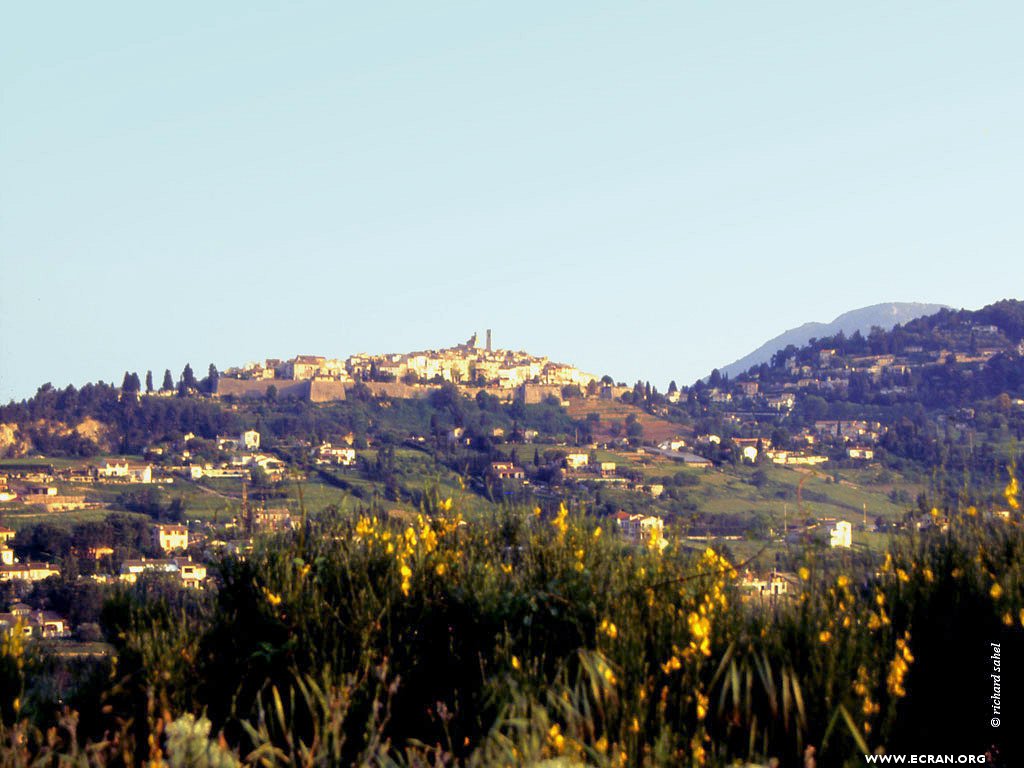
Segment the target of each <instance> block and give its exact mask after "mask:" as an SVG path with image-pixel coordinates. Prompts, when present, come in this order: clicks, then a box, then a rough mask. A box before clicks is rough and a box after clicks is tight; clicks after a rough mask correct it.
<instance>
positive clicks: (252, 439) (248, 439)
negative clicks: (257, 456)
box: [238, 429, 260, 451]
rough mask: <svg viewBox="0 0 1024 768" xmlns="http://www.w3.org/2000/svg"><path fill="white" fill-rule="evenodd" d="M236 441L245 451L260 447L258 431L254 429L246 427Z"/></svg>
mask: <svg viewBox="0 0 1024 768" xmlns="http://www.w3.org/2000/svg"><path fill="white" fill-rule="evenodd" d="M238 443H239V445H241V446H242V448H244V449H245V450H247V451H258V450H259V449H260V433H259V432H257V431H256V430H255V429H247V430H246V431H245V432H243V433H242V434H241V436H240V437H239V438H238Z"/></svg>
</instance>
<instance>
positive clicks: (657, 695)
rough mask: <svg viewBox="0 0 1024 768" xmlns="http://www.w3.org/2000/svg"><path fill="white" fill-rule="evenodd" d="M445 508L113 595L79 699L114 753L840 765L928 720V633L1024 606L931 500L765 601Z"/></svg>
mask: <svg viewBox="0 0 1024 768" xmlns="http://www.w3.org/2000/svg"><path fill="white" fill-rule="evenodd" d="M457 506H458V505H457V504H453V503H452V502H451V501H450V500H441V499H437V500H435V503H433V504H432V508H431V514H427V511H426V510H425V511H424V513H423V514H421V515H419V516H411V517H409V518H406V519H399V520H395V519H385V518H382V517H378V516H375V515H372V514H369V513H363V514H360V515H357V516H356V517H355V518H354V519H353V520H350V521H346V520H340V521H339V520H331V521H327V520H325V521H324V522H311V523H309V525H308V526H307V528H305V529H304V530H303V531H301V532H300V533H298V534H295V535H294V536H290V537H279V538H276V539H274V540H270V541H267V542H265V543H264V544H263V545H262V546H260V547H258V548H257V551H255V552H254V553H252V554H251V555H250V556H248V557H247V558H246V559H235V560H226V561H225V562H224V563H222V565H221V567H220V587H219V589H218V590H217V591H216V593H215V594H214V595H211V596H208V597H206V598H203V599H201V600H199V601H198V602H195V601H192V602H189V603H187V604H176V603H175V602H174V601H175V600H176V599H179V598H171V597H168V596H160V595H152V594H151V595H147V596H141V597H140V596H139V595H136V594H133V593H126V594H124V595H123V596H122V597H121V598H119V599H118V600H116V601H115V602H114V603H113V604H112V605H111V606H109V607H108V611H107V614H106V622H107V629H108V633H109V635H108V636H109V637H111V638H112V639H113V640H114V642H115V645H116V646H117V650H118V661H117V671H116V674H115V675H114V677H113V678H112V680H111V681H110V683H109V685H108V687H107V688H106V689H105V690H103V691H102V692H101V693H100V698H99V699H98V700H97V704H96V706H97V708H100V707H106V708H107V709H106V710H105V711H106V718H107V719H106V721H105V729H106V731H107V732H108V733H117V734H119V736H118V739H119V740H118V741H117V751H118V754H121V755H128V756H129V758H130V759H131V760H134V761H136V762H146V761H147V760H148V761H149V762H150V764H160V763H159V761H160V760H163V759H164V757H163V756H164V755H183V754H184V755H195V754H201V755H205V756H206V757H204V758H203V759H204V760H207V759H208V760H209V761H210V762H211V764H212V763H213V762H216V763H217V764H224V765H228V764H234V763H233V761H235V760H237V761H238V762H240V763H243V764H252V765H255V764H261V765H337V764H365V763H376V764H382V763H390V764H408V765H427V764H430V765H433V764H464V765H486V766H490V765H522V764H530V763H534V762H540V761H543V760H548V759H560V760H564V761H566V764H572V763H579V764H584V763H585V764H587V765H595V766H623V765H691V766H703V765H709V766H719V765H727V764H732V763H733V762H734V761H736V760H760V761H766V760H767V759H768V758H769V757H773V756H774V757H779V758H781V759H782V760H783V762H784V764H794V763H795V762H796V761H797V760H798V759H800V756H801V755H803V753H804V750H805V749H807V748H808V747H809V746H813V747H814V748H815V749H816V750H817V754H818V756H819V759H820V760H822V764H828V765H842V764H845V763H848V762H849V761H851V760H854V761H855V760H856V759H857V755H859V753H861V752H864V751H871V750H873V749H876V748H879V747H886V748H888V749H890V751H891V750H893V749H894V748H896V747H898V746H899V745H901V744H913V743H914V741H913V740H914V739H915V738H918V737H919V735H920V733H921V732H922V730H923V729H924V728H926V727H931V726H933V725H934V723H935V722H936V718H940V719H941V717H942V714H941V709H942V708H943V707H945V708H948V707H947V704H946V703H948V696H945V697H943V696H939V695H937V694H936V693H935V688H936V686H939V687H941V685H942V681H943V679H945V680H946V681H948V680H949V679H950V675H951V674H955V671H954V672H950V669H949V668H950V664H949V658H948V656H947V654H948V653H949V651H950V645H949V644H950V643H951V642H954V643H960V644H962V645H964V646H969V645H970V644H971V643H976V642H977V641H978V638H979V637H981V636H984V637H986V638H987V637H1002V636H1008V635H1007V634H1006V633H1011V634H1013V633H1016V634H1019V633H1020V632H1021V630H1020V625H1021V624H1022V623H1024V593H1022V589H1024V533H1022V529H1021V526H1020V522H1019V520H1018V519H1016V518H1013V519H1011V520H1009V521H1003V520H995V521H989V520H983V519H982V518H983V516H981V515H978V514H977V513H976V511H975V513H974V514H970V513H969V512H968V511H967V510H966V509H965V511H963V512H956V513H954V512H955V511H947V512H946V513H945V514H946V516H948V517H950V518H951V519H952V523H951V525H950V528H949V530H948V531H946V532H945V533H942V532H939V531H938V530H935V531H933V532H931V533H928V534H913V535H909V536H907V537H905V538H902V539H895V540H894V542H893V545H892V547H891V549H890V551H889V553H888V554H887V555H886V556H885V558H884V560H881V559H879V560H878V562H877V563H875V564H874V565H871V566H869V567H867V568H857V569H855V568H853V567H852V566H850V564H849V562H846V563H845V564H844V563H842V562H840V561H837V560H835V559H830V558H826V557H825V556H824V554H823V553H817V554H815V553H814V552H808V554H807V557H806V560H805V562H804V563H803V564H802V565H800V566H799V567H798V572H797V573H798V575H797V577H796V580H797V582H798V585H799V587H798V589H797V590H796V594H795V595H794V596H793V597H792V598H791V599H786V600H780V601H778V602H775V603H773V604H771V605H767V606H766V605H761V604H759V603H758V602H757V601H754V600H751V599H749V597H747V596H746V595H745V594H744V593H743V592H742V590H740V589H739V588H738V586H737V576H738V573H737V570H738V569H737V566H738V565H739V564H736V563H732V562H730V561H729V559H728V558H727V557H725V556H723V554H722V553H720V552H717V551H715V550H714V549H710V548H708V549H704V550H703V551H690V550H687V549H685V548H683V547H682V546H680V545H679V544H669V545H668V546H664V547H663V546H661V545H660V544H659V546H655V547H646V546H636V545H633V544H630V543H629V542H628V541H626V540H625V539H624V538H623V537H619V536H615V535H609V533H608V532H607V531H603V530H602V528H601V527H600V526H598V525H597V523H598V522H599V521H596V520H593V519H589V518H587V517H585V516H583V515H580V514H574V513H573V512H572V511H571V510H569V509H567V508H565V507H564V506H563V507H561V508H559V509H558V510H557V511H555V512H553V513H552V514H550V515H547V516H545V515H544V514H543V513H541V512H540V511H539V510H534V511H532V512H531V511H526V510H523V511H517V510H508V511H507V512H505V513H503V514H502V515H501V516H500V517H499V519H495V520H491V521H478V522H472V523H467V522H466V521H464V520H463V519H462V518H461V516H460V515H459V514H458V512H457V510H455V509H453V507H457ZM181 599H184V598H181ZM1000 632H1002V633H1003V634H1002V635H1000V634H999V633H1000ZM951 638H952V639H951ZM5 643H6V644H5V645H4V646H3V655H2V656H0V660H3V663H5V664H8V666H10V663H9V660H10V659H12V658H15V657H17V656H18V654H19V653H20V651H18V650H17V649H16V648H15V645H14V644H13V641H5ZM15 666H16V665H15ZM16 690H20V689H16V688H11V689H6V688H5V690H4V691H3V692H0V699H3V701H2V702H0V703H2V704H3V705H4V707H5V708H4V710H3V711H4V712H5V713H6V714H5V716H6V722H7V724H8V730H7V731H5V732H4V733H3V734H2V736H3V739H6V743H7V747H6V748H7V749H13V746H12V744H13V743H14V742H13V739H15V733H17V734H18V736H17V739H18V743H19V744H21V745H22V747H21V748H22V749H23V750H27V752H29V753H32V752H33V751H35V753H38V754H41V753H42V752H44V751H45V749H46V746H45V745H46V744H47V737H46V735H45V733H44V732H42V731H40V732H36V733H35V734H34V735H33V733H32V732H31V731H30V730H25V729H26V728H27V726H26V725H25V724H24V722H21V723H20V724H18V718H17V710H16V704H15V702H14V701H13V699H14V698H15V697H13V696H12V695H11V693H12V692H14V691H16ZM944 702H946V703H944ZM940 705H941V706H940ZM952 709H955V708H952ZM189 718H191V719H189ZM962 727H963V724H962V723H961V729H960V730H959V731H957V733H958V734H962ZM19 728H20V729H21V730H18V729H19ZM12 729H13V730H12ZM933 733H934V732H933ZM82 736H83V738H82V739H79V741H83V740H84V737H86V736H88V737H90V738H92V739H93V740H97V739H99V738H100V737H101V736H102V732H100V733H96V734H83V735H82ZM931 738H932V741H931V742H930V743H932V744H934V743H936V741H935V740H936V739H938V740H939V741H941V735H940V736H939V737H934V736H933V737H931ZM919 743H920V742H918V744H919ZM3 748H5V747H0V749H3ZM68 748H69V749H70V747H68ZM108 748H112V747H109V743H108ZM82 754H83V755H84V754H86V753H82ZM88 754H90V755H93V756H94V757H93V758H88V757H83V758H82V759H95V760H97V761H98V758H96V757H95V756H96V755H99V754H100V752H99V751H95V750H94V751H93V752H90V753H88ZM147 755H148V758H147V757H146V756H147ZM849 764H851V765H852V764H858V763H856V762H849Z"/></svg>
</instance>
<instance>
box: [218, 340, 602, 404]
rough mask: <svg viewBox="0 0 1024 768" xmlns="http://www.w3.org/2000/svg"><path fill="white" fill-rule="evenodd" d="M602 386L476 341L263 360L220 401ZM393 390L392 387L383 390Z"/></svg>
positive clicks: (231, 382) (224, 381)
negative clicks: (361, 391)
mask: <svg viewBox="0 0 1024 768" xmlns="http://www.w3.org/2000/svg"><path fill="white" fill-rule="evenodd" d="M596 381H597V377H596V376H594V375H593V374H589V373H585V372H584V371H581V370H579V369H578V368H576V367H574V366H572V365H567V364H565V363H557V362H553V361H551V360H549V359H548V358H546V357H538V356H535V355H530V354H527V353H526V352H513V351H511V350H503V349H497V348H494V347H493V346H492V343H491V331H490V330H488V331H487V334H486V341H481V340H480V339H479V338H478V335H477V334H475V333H474V334H473V335H472V337H470V338H469V340H467V341H466V342H465V343H464V344H459V345H457V346H454V347H449V348H446V349H431V350H425V351H422V352H409V353H403V354H384V355H368V354H356V355H352V356H350V357H349V358H347V359H346V360H337V359H328V358H325V357H321V356H318V355H298V356H296V357H294V358H292V359H291V360H272V359H271V360H265V361H264V362H262V363H248V364H246V365H244V366H241V367H237V368H228V369H227V370H226V371H224V372H223V374H221V375H220V377H219V378H218V381H217V387H216V394H218V395H222V396H223V395H240V396H244V397H263V396H266V393H267V392H268V390H270V388H271V387H273V388H274V391H275V393H276V394H277V395H282V394H289V393H292V394H297V395H300V396H305V397H308V398H309V399H311V400H313V401H314V402H324V401H329V400H341V399H344V398H345V395H346V392H349V391H351V389H352V387H353V386H354V385H355V384H356V383H357V382H358V383H363V384H366V385H367V386H369V387H370V388H371V391H373V392H375V393H380V394H386V395H387V396H391V397H422V396H425V395H426V394H427V393H428V392H430V391H431V390H433V389H436V388H437V387H439V386H440V385H442V384H444V383H446V382H447V383H451V384H456V385H458V386H460V387H463V388H465V389H472V390H474V391H480V390H482V391H488V392H492V393H495V394H497V395H499V396H501V397H503V398H504V399H508V398H510V397H511V396H512V394H513V393H514V392H515V390H516V389H518V388H520V387H526V388H527V389H526V390H525V391H526V393H527V397H529V398H530V399H531V400H533V401H539V399H541V398H543V397H544V396H546V395H549V394H556V393H558V392H559V391H560V390H561V388H562V387H565V386H576V387H587V386H590V385H592V384H593V383H594V382H596ZM381 385H389V386H381Z"/></svg>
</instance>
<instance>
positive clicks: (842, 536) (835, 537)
mask: <svg viewBox="0 0 1024 768" xmlns="http://www.w3.org/2000/svg"><path fill="white" fill-rule="evenodd" d="M828 536H829V542H828V545H829V546H830V547H844V548H846V549H849V548H850V547H851V546H852V545H853V526H852V525H851V524H850V523H849V522H847V521H846V520H837V521H836V522H835V523H834V524H833V525H832V527H831V528H829V529H828Z"/></svg>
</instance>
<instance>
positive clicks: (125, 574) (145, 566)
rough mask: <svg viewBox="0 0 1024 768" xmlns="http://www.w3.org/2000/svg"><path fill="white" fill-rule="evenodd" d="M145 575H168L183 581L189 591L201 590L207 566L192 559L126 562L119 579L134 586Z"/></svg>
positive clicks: (179, 558) (177, 558)
mask: <svg viewBox="0 0 1024 768" xmlns="http://www.w3.org/2000/svg"><path fill="white" fill-rule="evenodd" d="M143 573H166V574H171V575H173V576H177V577H178V578H180V579H181V585H182V586H183V587H188V588H189V589H201V588H202V586H203V581H204V580H205V579H206V566H205V565H203V564H202V563H194V562H192V558H190V557H188V558H183V557H174V558H169V559H166V560H147V559H145V558H143V559H142V560H125V561H124V563H122V565H121V573H120V575H119V576H118V578H119V579H120V580H121V581H125V582H128V583H129V584H134V583H135V582H136V581H138V579H139V576H140V575H141V574H143Z"/></svg>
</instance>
